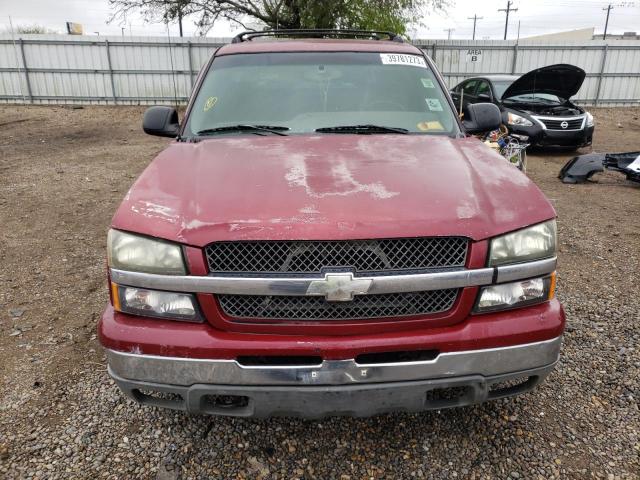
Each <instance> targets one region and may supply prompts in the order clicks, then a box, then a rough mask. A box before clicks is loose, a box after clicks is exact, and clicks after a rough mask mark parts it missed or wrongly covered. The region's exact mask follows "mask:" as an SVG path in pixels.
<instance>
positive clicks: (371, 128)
mask: <svg viewBox="0 0 640 480" xmlns="http://www.w3.org/2000/svg"><path fill="white" fill-rule="evenodd" d="M316 132H320V133H364V134H367V133H402V134H407V133H409V130H407V129H406V128H399V127H385V126H383V125H339V126H336V127H323V128H316Z"/></svg>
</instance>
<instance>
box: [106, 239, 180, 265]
mask: <svg viewBox="0 0 640 480" xmlns="http://www.w3.org/2000/svg"><path fill="white" fill-rule="evenodd" d="M107 258H108V262H109V266H110V267H112V268H117V269H118V270H129V271H132V272H145V273H158V274H163V275H185V274H186V268H185V266H184V259H183V258H182V249H181V248H180V246H179V245H176V244H173V243H168V242H164V241H161V240H154V239H151V238H147V237H141V236H139V235H132V234H130V233H125V232H121V231H119V230H109V235H108V237H107Z"/></svg>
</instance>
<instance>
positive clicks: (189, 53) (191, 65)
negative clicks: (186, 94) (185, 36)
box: [187, 40, 193, 90]
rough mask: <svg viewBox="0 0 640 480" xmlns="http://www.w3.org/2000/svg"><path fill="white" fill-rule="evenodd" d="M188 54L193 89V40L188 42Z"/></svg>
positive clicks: (190, 80)
mask: <svg viewBox="0 0 640 480" xmlns="http://www.w3.org/2000/svg"><path fill="white" fill-rule="evenodd" d="M187 55H188V56H189V84H190V85H191V90H193V60H191V40H189V41H188V42H187Z"/></svg>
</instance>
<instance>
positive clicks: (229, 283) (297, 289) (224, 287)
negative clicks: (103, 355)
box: [110, 257, 556, 298]
mask: <svg viewBox="0 0 640 480" xmlns="http://www.w3.org/2000/svg"><path fill="white" fill-rule="evenodd" d="M555 268H556V258H555V257H553V258H548V259H544V260H536V261H533V262H526V263H518V264H514V265H501V266H499V267H485V268H477V269H454V270H446V271H440V272H433V273H417V274H409V275H380V276H370V277H359V276H358V277H353V279H352V281H349V280H346V281H343V282H342V283H339V284H338V285H336V287H335V288H339V289H341V290H347V293H351V294H352V295H372V294H386V293H402V292H421V291H427V290H443V289H448V288H465V287H475V286H483V285H491V284H492V283H494V279H495V280H496V281H497V282H499V283H502V282H509V281H513V280H518V279H524V278H531V277H536V276H540V275H545V274H547V273H551V272H553V271H554V270H555ZM110 273H111V280H112V281H113V282H115V283H117V284H120V285H126V286H131V287H140V288H149V289H154V290H166V291H171V292H188V293H214V294H223V295H292V296H325V297H327V296H328V295H330V294H331V286H330V285H329V286H328V287H327V288H319V285H323V284H325V283H327V282H328V281H329V280H328V277H330V276H332V275H334V276H335V273H334V274H331V273H329V274H327V275H324V276H316V277H269V276H263V277H237V276H195V275H186V276H182V275H156V274H152V273H141V272H129V271H124V270H118V269H115V268H112V269H111V270H110ZM363 283H364V284H366V288H363V287H362V284H363ZM343 293H344V292H343ZM352 295H351V298H352Z"/></svg>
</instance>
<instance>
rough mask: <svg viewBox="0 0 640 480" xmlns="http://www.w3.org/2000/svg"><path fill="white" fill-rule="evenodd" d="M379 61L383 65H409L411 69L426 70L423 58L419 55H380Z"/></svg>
mask: <svg viewBox="0 0 640 480" xmlns="http://www.w3.org/2000/svg"><path fill="white" fill-rule="evenodd" d="M380 60H381V61H382V64H383V65H409V66H412V67H422V68H427V63H426V62H425V61H424V58H423V57H421V56H419V55H404V54H402V53H381V54H380Z"/></svg>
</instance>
